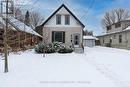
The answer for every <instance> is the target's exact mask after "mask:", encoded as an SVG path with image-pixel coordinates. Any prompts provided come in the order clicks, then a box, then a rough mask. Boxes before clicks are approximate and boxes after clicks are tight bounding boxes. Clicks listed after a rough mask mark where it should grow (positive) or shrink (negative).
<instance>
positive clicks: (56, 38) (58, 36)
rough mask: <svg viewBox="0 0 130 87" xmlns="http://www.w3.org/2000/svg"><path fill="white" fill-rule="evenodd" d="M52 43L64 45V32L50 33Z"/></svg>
mask: <svg viewBox="0 0 130 87" xmlns="http://www.w3.org/2000/svg"><path fill="white" fill-rule="evenodd" d="M52 42H62V43H65V32H64V31H52Z"/></svg>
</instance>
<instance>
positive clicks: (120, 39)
mask: <svg viewBox="0 0 130 87" xmlns="http://www.w3.org/2000/svg"><path fill="white" fill-rule="evenodd" d="M119 43H122V35H119Z"/></svg>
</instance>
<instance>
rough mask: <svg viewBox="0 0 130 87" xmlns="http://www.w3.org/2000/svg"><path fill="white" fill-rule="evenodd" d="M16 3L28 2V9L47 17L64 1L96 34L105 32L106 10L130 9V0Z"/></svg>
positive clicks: (50, 0)
mask: <svg viewBox="0 0 130 87" xmlns="http://www.w3.org/2000/svg"><path fill="white" fill-rule="evenodd" d="M15 1H16V2H15V3H20V2H21V3H23V2H24V4H26V5H27V4H28V5H29V7H28V8H26V7H25V8H26V9H29V10H37V11H39V12H40V13H41V14H43V15H44V16H45V18H47V17H48V16H49V15H51V14H52V13H53V12H54V11H55V10H56V9H57V8H58V7H59V6H60V5H61V4H62V3H64V4H65V5H66V6H67V7H68V8H69V9H70V10H71V11H72V12H73V13H74V14H75V15H76V16H77V17H78V18H79V19H80V20H81V21H82V22H83V24H84V25H85V26H86V27H85V29H87V30H92V31H93V32H94V34H95V35H100V34H101V33H102V32H103V29H102V27H101V19H102V17H103V15H104V13H105V12H106V11H109V10H111V9H114V8H126V9H128V10H130V0H15Z"/></svg>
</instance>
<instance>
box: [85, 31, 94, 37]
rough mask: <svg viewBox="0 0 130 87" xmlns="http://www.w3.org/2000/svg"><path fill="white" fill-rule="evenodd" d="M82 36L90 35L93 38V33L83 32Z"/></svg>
mask: <svg viewBox="0 0 130 87" xmlns="http://www.w3.org/2000/svg"><path fill="white" fill-rule="evenodd" d="M83 35H84V36H87V35H92V36H93V31H88V30H84V31H83Z"/></svg>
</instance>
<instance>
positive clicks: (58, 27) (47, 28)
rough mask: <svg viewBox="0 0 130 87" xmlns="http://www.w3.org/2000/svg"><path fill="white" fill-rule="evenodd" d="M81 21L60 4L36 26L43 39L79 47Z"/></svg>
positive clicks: (81, 31) (81, 35)
mask: <svg viewBox="0 0 130 87" xmlns="http://www.w3.org/2000/svg"><path fill="white" fill-rule="evenodd" d="M84 27H85V26H84V25H83V23H82V22H81V21H80V20H79V19H78V18H77V17H76V16H75V15H74V14H73V13H72V12H71V11H70V10H69V9H68V8H67V7H66V6H65V5H64V4H62V5H61V6H60V7H59V8H58V9H57V10H56V11H55V12H54V13H53V14H52V15H51V16H50V17H48V19H47V20H46V21H45V22H44V23H43V24H42V25H41V26H40V27H39V28H38V29H41V30H42V31H39V33H40V32H42V35H43V40H47V42H48V43H51V42H61V43H63V44H65V45H67V46H71V45H74V46H75V47H81V46H82V44H83V29H84Z"/></svg>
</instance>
